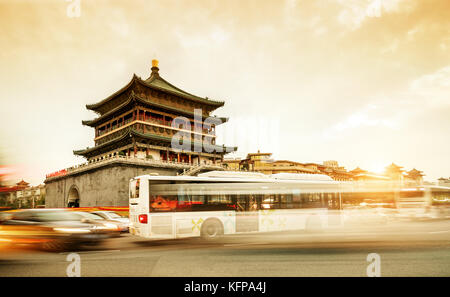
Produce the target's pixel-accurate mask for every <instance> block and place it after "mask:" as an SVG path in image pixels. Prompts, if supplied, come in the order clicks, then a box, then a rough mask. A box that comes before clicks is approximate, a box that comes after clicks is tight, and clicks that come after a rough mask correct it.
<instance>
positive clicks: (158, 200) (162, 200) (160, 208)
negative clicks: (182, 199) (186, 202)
mask: <svg viewBox="0 0 450 297" xmlns="http://www.w3.org/2000/svg"><path fill="white" fill-rule="evenodd" d="M177 204H178V197H177V196H161V195H154V196H151V197H150V211H155V212H168V211H175V210H176V208H177Z"/></svg>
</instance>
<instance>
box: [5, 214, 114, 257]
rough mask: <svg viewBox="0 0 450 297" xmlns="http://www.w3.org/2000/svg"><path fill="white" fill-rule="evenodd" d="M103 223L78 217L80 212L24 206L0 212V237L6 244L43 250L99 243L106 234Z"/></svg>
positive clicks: (56, 249) (59, 249) (57, 249)
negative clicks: (31, 246)
mask: <svg viewBox="0 0 450 297" xmlns="http://www.w3.org/2000/svg"><path fill="white" fill-rule="evenodd" d="M108 236H109V235H108V231H107V230H105V228H104V226H103V224H101V223H98V222H92V221H86V220H84V221H82V220H81V216H80V215H77V214H76V213H73V212H71V211H67V210H60V209H26V210H20V211H14V212H8V213H3V215H2V217H1V220H0V241H2V242H7V243H8V244H10V245H13V246H17V245H33V246H35V247H39V248H41V249H44V250H47V251H61V250H67V249H74V248H77V247H78V246H80V245H83V244H90V245H95V244H99V243H100V242H101V241H102V240H103V239H105V238H108Z"/></svg>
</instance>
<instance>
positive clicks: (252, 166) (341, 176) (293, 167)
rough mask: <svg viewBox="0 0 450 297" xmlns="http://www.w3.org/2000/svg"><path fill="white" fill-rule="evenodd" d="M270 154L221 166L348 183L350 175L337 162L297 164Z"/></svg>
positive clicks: (251, 155)
mask: <svg viewBox="0 0 450 297" xmlns="http://www.w3.org/2000/svg"><path fill="white" fill-rule="evenodd" d="M271 156H272V154H271V153H261V152H260V151H258V152H257V153H250V154H248V155H247V157H246V158H245V159H242V160H241V159H225V160H224V161H223V165H224V166H225V167H226V169H228V170H243V171H257V172H261V173H264V174H275V173H308V174H326V175H329V176H330V177H332V178H333V179H334V180H339V181H348V180H350V179H351V177H352V175H351V174H350V173H349V172H347V170H346V169H345V168H344V167H340V166H339V164H338V162H337V161H325V162H323V164H317V163H299V162H295V161H289V160H273V159H272V158H271Z"/></svg>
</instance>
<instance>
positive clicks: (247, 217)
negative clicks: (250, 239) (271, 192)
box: [235, 195, 261, 232]
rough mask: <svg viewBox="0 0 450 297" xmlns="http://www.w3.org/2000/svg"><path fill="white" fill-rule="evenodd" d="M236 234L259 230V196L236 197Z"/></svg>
mask: <svg viewBox="0 0 450 297" xmlns="http://www.w3.org/2000/svg"><path fill="white" fill-rule="evenodd" d="M235 199H236V232H252V231H258V230H259V213H258V209H259V204H260V200H261V199H260V197H259V196H258V195H236V196H235Z"/></svg>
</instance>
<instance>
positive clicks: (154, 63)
mask: <svg viewBox="0 0 450 297" xmlns="http://www.w3.org/2000/svg"><path fill="white" fill-rule="evenodd" d="M158 64H159V61H158V60H156V59H153V60H152V68H151V70H152V73H151V74H150V77H152V76H156V77H159V73H158V71H159V68H158Z"/></svg>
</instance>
